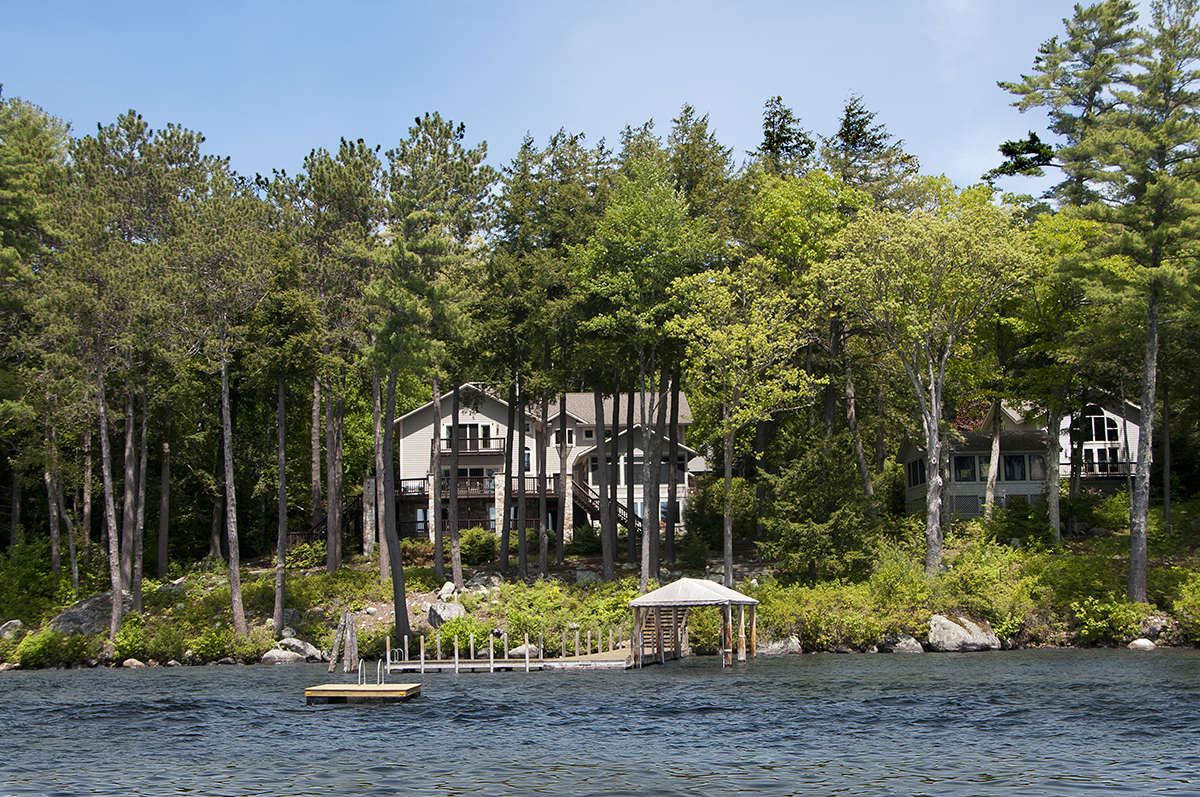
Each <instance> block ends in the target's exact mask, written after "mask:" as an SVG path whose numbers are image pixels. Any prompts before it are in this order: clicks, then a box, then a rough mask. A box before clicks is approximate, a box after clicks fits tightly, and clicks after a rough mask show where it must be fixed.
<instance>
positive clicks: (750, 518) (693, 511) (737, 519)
mask: <svg viewBox="0 0 1200 797" xmlns="http://www.w3.org/2000/svg"><path fill="white" fill-rule="evenodd" d="M731 492H732V493H733V536H734V537H737V538H739V539H746V540H752V539H754V537H755V529H756V527H757V524H758V514H757V501H756V500H755V498H754V485H753V484H751V483H750V482H748V481H746V480H745V479H743V478H742V477H740V476H735V477H734V478H733V489H732V490H731ZM683 523H684V526H685V527H686V528H687V529H688V531H689V532H691V533H698V534H700V535H701V536H702V537H704V541H705V543H706V544H707V545H708V548H709V550H717V549H719V548H720V547H721V545H722V544H723V542H722V541H723V540H724V539H725V479H724V478H723V477H721V476H719V475H717V474H713V473H709V474H705V475H704V476H701V477H700V480H699V484H698V486H697V488H696V492H695V494H694V495H692V497H691V499H690V500H688V502H687V505H686V506H685V507H684V510H683Z"/></svg>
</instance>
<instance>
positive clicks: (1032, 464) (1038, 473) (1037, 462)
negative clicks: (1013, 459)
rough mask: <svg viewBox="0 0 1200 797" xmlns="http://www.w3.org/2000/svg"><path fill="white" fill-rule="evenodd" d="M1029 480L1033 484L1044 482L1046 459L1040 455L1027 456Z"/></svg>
mask: <svg viewBox="0 0 1200 797" xmlns="http://www.w3.org/2000/svg"><path fill="white" fill-rule="evenodd" d="M1029 478H1030V479H1032V480H1033V481H1035V482H1041V481H1045V480H1046V458H1045V457H1044V456H1042V455H1041V454H1030V455H1029Z"/></svg>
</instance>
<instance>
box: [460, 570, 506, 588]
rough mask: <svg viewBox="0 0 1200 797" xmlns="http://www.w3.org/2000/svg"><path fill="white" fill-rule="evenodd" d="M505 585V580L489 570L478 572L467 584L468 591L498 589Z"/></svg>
mask: <svg viewBox="0 0 1200 797" xmlns="http://www.w3.org/2000/svg"><path fill="white" fill-rule="evenodd" d="M503 583H504V578H503V577H502V576H501V575H500V574H499V573H491V572H488V571H487V570H479V571H476V573H475V575H473V576H471V579H470V580H469V581H468V582H467V589H479V588H481V587H482V588H484V589H491V588H492V587H498V586H500V585H501V584H503Z"/></svg>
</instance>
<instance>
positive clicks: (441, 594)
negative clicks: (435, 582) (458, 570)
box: [438, 581, 458, 601]
mask: <svg viewBox="0 0 1200 797" xmlns="http://www.w3.org/2000/svg"><path fill="white" fill-rule="evenodd" d="M457 592H458V590H457V589H456V588H455V587H454V582H453V581H447V582H446V583H445V584H443V585H442V588H441V589H440V590H438V599H439V600H442V601H448V600H450V599H451V598H453V597H454V595H455V593H457Z"/></svg>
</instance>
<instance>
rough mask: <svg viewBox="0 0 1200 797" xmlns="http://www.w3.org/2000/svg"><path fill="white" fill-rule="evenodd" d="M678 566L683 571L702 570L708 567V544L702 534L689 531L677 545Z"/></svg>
mask: <svg viewBox="0 0 1200 797" xmlns="http://www.w3.org/2000/svg"><path fill="white" fill-rule="evenodd" d="M678 551H679V554H678V556H679V565H680V567H682V568H684V569H685V570H703V569H704V568H705V567H707V566H708V542H707V540H705V538H704V535H703V534H699V533H697V532H691V531H689V532H688V533H687V534H685V535H684V537H683V540H682V541H680V543H679V549H678Z"/></svg>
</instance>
